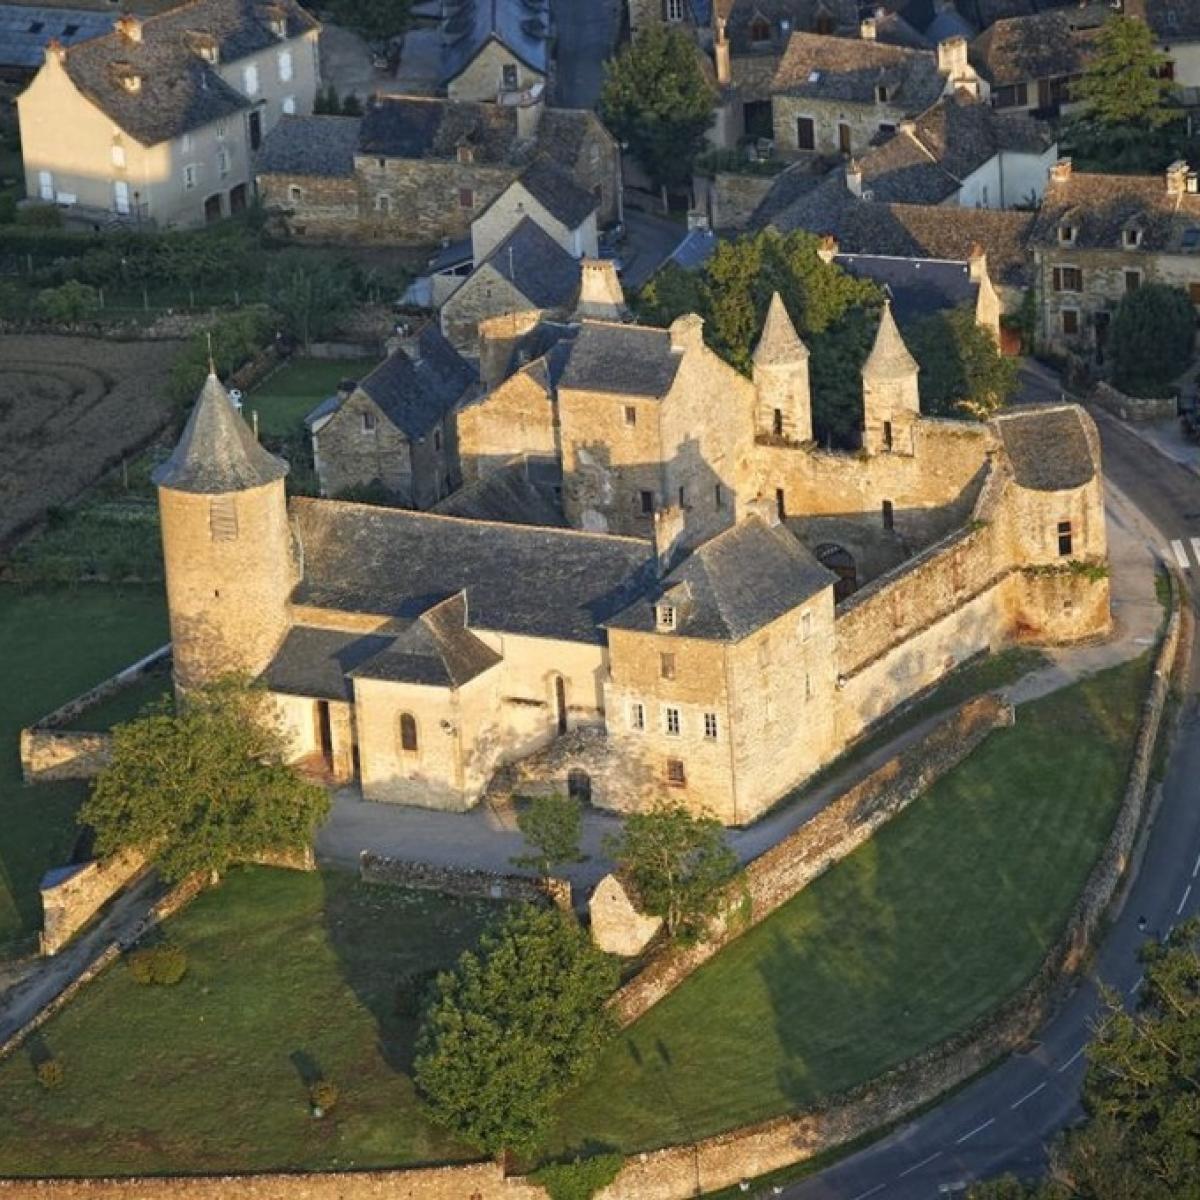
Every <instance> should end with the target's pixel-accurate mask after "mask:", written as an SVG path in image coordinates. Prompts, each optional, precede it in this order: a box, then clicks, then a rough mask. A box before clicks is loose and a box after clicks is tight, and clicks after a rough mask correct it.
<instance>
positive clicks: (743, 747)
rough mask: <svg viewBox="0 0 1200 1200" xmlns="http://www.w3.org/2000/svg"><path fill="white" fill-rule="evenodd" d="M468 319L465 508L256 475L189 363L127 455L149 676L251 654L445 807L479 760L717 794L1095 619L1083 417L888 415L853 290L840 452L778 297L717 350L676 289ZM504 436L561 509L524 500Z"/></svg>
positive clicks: (784, 782) (778, 776)
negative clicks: (302, 493)
mask: <svg viewBox="0 0 1200 1200" xmlns="http://www.w3.org/2000/svg"><path fill="white" fill-rule="evenodd" d="M505 326H507V328H506V327H505ZM487 332H488V335H489V336H487V337H485V342H484V346H483V354H482V355H481V364H483V368H484V370H483V374H484V379H485V381H486V382H487V384H488V387H489V391H488V392H487V394H486V395H485V396H483V397H482V398H481V399H479V400H477V401H475V402H473V403H471V404H469V405H467V406H466V407H463V408H462V409H461V413H460V415H461V416H463V417H467V415H468V414H473V416H472V417H471V419H469V420H463V421H461V422H460V423H459V430H458V437H459V448H460V453H461V454H462V456H463V461H464V463H466V462H467V461H468V460H469V461H470V462H471V463H472V471H471V476H470V482H469V484H468V487H467V488H465V489H464V498H463V499H462V500H461V501H458V502H457V511H458V512H459V513H464V512H465V513H468V514H472V515H456V516H451V515H443V514H440V513H439V514H430V513H417V512H411V511H404V510H399V509H388V508H380V507H372V506H365V505H359V504H353V503H347V502H341V501H333V500H314V499H306V498H299V497H297V498H293V499H292V500H291V501H290V502H289V501H288V500H287V498H286V497H285V494H284V487H283V477H284V474H285V471H286V467H285V466H284V464H283V463H281V462H279V461H277V460H275V459H273V458H272V457H271V456H270V455H268V454H267V453H266V452H265V451H264V450H263V449H262V448H261V447H260V446H258V445H257V443H256V442H255V441H254V439H253V437H252V436H251V434H250V432H249V430H248V429H247V428H246V426H245V425H244V423H243V422H242V421H241V419H240V417H238V416H237V414H236V413H235V412H234V410H233V408H232V406H231V404H230V402H229V400H228V398H227V396H226V395H225V393H224V391H223V389H222V388H221V387H220V385H219V384H218V383H217V381H216V380H215V379H214V378H210V379H209V380H208V382H207V383H206V384H205V386H204V389H203V390H202V392H201V395H200V398H199V400H198V402H197V405H196V407H195V410H194V411H193V413H192V416H191V417H190V419H189V421H188V424H187V427H186V429H185V431H184V434H183V437H182V439H181V441H180V444H179V446H178V447H177V449H176V451H175V453H174V455H173V456H172V457H171V459H170V460H169V461H168V462H167V463H166V464H164V466H163V467H162V468H160V470H159V472H158V473H157V475H156V479H157V482H158V485H159V489H160V504H161V507H162V514H163V535H164V541H165V554H166V564H167V588H168V600H169V605H170V610H171V627H172V638H173V641H174V644H175V654H176V666H177V671H178V675H179V682H180V683H181V685H183V686H185V687H186V686H193V685H195V684H197V683H200V682H202V681H203V680H204V679H206V678H213V677H214V676H216V675H218V674H220V673H221V672H223V671H228V670H231V669H239V670H243V671H247V672H250V673H252V674H255V675H259V676H261V677H262V678H263V680H264V681H265V683H266V685H267V687H268V688H269V689H270V691H271V692H272V694H273V695H274V697H275V699H276V702H277V704H278V708H279V712H280V715H281V717H282V719H283V721H284V722H285V726H286V728H287V729H288V731H289V735H290V738H291V748H292V753H293V754H294V755H295V756H296V757H297V758H311V759H315V760H318V761H320V762H323V763H324V766H325V768H326V769H327V770H328V771H329V772H330V773H331V774H332V775H333V777H334V778H337V779H350V778H357V779H358V780H359V782H360V783H361V786H362V789H363V793H364V795H365V797H366V798H367V799H371V800H385V801H389V802H394V803H402V804H418V805H429V806H435V807H439V808H447V809H462V808H465V807H468V806H470V805H471V804H473V803H475V802H476V801H477V800H478V799H479V797H480V796H481V794H482V793H483V792H484V790H485V789H486V788H487V787H488V786H489V782H490V781H491V780H493V778H494V777H495V776H496V774H497V772H498V771H503V772H505V773H506V774H509V775H512V774H514V773H515V775H516V777H517V778H519V780H520V781H521V784H520V785H521V786H522V787H535V788H536V787H539V786H546V787H554V788H563V787H566V788H569V789H571V790H572V791H574V792H575V794H577V795H586V796H590V798H591V799H592V801H593V802H594V803H596V804H599V805H602V806H606V807H609V808H613V809H617V810H621V811H629V810H633V809H638V808H641V807H643V806H645V805H647V804H650V803H653V802H654V801H655V800H657V799H659V798H661V797H663V796H674V797H677V798H679V799H680V800H682V801H683V802H684V803H685V804H687V805H688V806H689V807H691V808H692V809H694V810H697V811H700V810H707V811H711V812H713V813H714V814H715V815H716V816H717V817H718V818H719V819H720V820H722V821H724V822H725V823H727V824H745V823H747V822H749V821H752V820H754V819H755V818H756V817H757V816H758V815H760V814H761V813H762V812H763V811H765V810H766V809H767V808H768V807H769V806H770V805H771V804H773V803H774V802H775V801H776V800H778V799H779V798H780V797H781V796H782V795H784V794H786V792H787V791H788V790H789V789H790V788H792V787H794V786H796V785H797V784H799V783H800V782H802V781H803V780H804V779H805V778H807V777H808V776H810V775H811V774H812V773H813V772H814V771H816V770H818V769H819V768H820V767H821V766H822V765H823V764H825V763H827V762H828V761H830V759H831V758H833V757H834V756H836V755H837V754H838V753H839V752H840V751H841V750H842V749H843V748H845V746H846V745H847V744H848V743H849V742H850V741H851V740H853V739H854V738H855V737H857V736H858V735H859V734H860V733H861V732H862V731H863V730H864V729H865V728H866V727H867V726H869V725H870V724H871V723H872V722H874V721H876V720H878V719H879V718H880V717H882V716H885V715H886V714H887V713H888V712H889V711H890V710H891V709H892V708H893V707H894V706H895V705H896V704H898V703H901V702H902V701H904V700H905V699H906V698H908V697H910V696H912V695H914V694H916V693H917V692H919V691H920V690H921V689H923V688H925V687H927V686H929V685H930V684H932V683H934V682H936V681H937V680H938V679H939V678H940V677H941V676H942V675H943V674H944V673H945V672H946V671H948V670H950V669H952V668H953V667H954V666H955V665H956V664H958V663H961V662H963V661H965V660H966V659H968V658H970V657H971V656H972V655H974V654H977V653H979V652H981V651H984V650H986V649H988V648H989V647H993V646H998V645H1002V644H1005V643H1006V642H1008V641H1011V640H1034V641H1042V642H1062V641H1070V640H1072V639H1076V638H1082V637H1094V636H1097V635H1100V634H1103V633H1104V632H1105V631H1106V630H1107V629H1108V627H1109V610H1108V586H1107V579H1106V577H1105V576H1104V572H1103V571H1102V570H1087V571H1085V570H1080V569H1078V566H1077V564H1079V563H1086V564H1090V565H1093V566H1096V567H1099V566H1101V565H1102V564H1103V563H1104V561H1105V555H1106V545H1105V529H1104V514H1103V504H1102V488H1101V478H1100V459H1099V443H1098V439H1097V436H1096V432H1095V429H1094V427H1093V426H1092V424H1091V421H1090V420H1089V419H1088V417H1087V416H1086V415H1085V414H1084V413H1083V412H1082V411H1081V410H1080V409H1078V408H1076V407H1074V406H1070V405H1058V406H1052V407H1048V408H1022V409H1020V410H1017V411H1016V412H1013V413H1011V414H1006V415H1002V416H1000V417H998V418H997V419H996V420H994V421H992V422H990V423H987V424H977V423H970V422H958V421H944V420H930V419H926V418H923V417H921V416H920V414H919V410H918V406H917V398H916V397H917V387H916V372H917V368H916V364H915V363H914V362H913V361H912V358H911V356H910V355H909V354H908V352H907V350H906V349H905V347H904V344H903V341H902V338H901V337H900V334H899V332H898V331H897V329H896V326H895V324H894V322H893V321H892V318H891V314H890V312H888V311H886V310H885V312H884V313H883V316H882V319H881V323H880V327H879V331H878V333H877V336H876V340H875V345H874V348H873V350H872V353H871V355H870V357H869V359H868V361H867V363H866V365H865V367H864V372H863V449H862V451H861V452H859V453H856V454H843V453H833V452H826V451H822V450H820V449H819V448H818V447H816V446H814V445H813V444H812V441H811V440H810V436H809V435H810V431H811V415H810V399H809V385H808V354H807V351H806V349H805V348H804V346H803V344H802V343H801V341H800V339H799V338H798V337H797V336H796V333H795V328H794V326H793V324H792V322H791V320H790V318H789V315H788V313H787V312H786V310H785V308H784V305H783V303H782V301H781V300H779V299H778V298H776V299H775V300H774V301H773V302H772V304H771V308H770V312H769V315H768V318H767V321H766V324H765V326H764V330H763V333H762V336H761V339H760V342H759V345H758V347H757V349H756V352H755V355H754V366H753V377H752V378H751V379H745V378H742V377H741V376H738V375H736V374H735V373H734V372H733V371H731V369H730V368H728V367H727V366H725V365H724V364H723V363H722V362H721V361H720V360H719V359H717V358H716V357H715V356H713V355H712V354H711V353H710V352H709V351H707V350H706V349H705V348H704V346H703V341H702V328H701V322H700V319H699V318H698V317H694V316H691V317H684V318H681V319H680V320H679V321H677V322H675V324H674V325H673V326H672V327H671V328H670V329H648V328H642V327H638V326H621V325H615V324H611V323H605V322H591V321H583V322H582V323H581V324H579V325H576V326H571V327H564V326H561V325H553V324H549V323H545V322H534V323H531V324H527V325H526V327H525V328H524V330H523V332H518V329H517V324H516V322H514V321H510V320H507V319H506V321H505V322H503V323H502V326H501V327H500V328H498V329H497V330H496V335H497V336H496V341H497V342H498V346H497V347H493V346H491V345H489V344H488V343H489V342H490V340H491V338H490V334H491V333H492V330H491V329H490V328H489V330H488V331H487ZM493 351H495V353H493ZM535 461H540V462H542V463H544V464H545V465H546V466H547V467H551V466H553V465H554V464H555V463H557V465H558V467H559V470H560V472H561V479H562V483H561V487H562V498H563V507H564V512H565V514H566V519H567V520H568V522H569V523H570V524H571V525H574V526H576V528H561V527H558V526H557V524H555V525H548V524H532V523H528V521H529V516H530V513H531V511H532V507H531V506H530V505H529V504H528V498H529V494H530V492H529V488H528V487H525V486H524V485H525V484H532V483H533V480H534V478H535V476H534V474H533V473H531V467H532V464H533V463H534V462H535ZM464 473H465V472H464ZM492 480H498V481H500V482H498V483H497V485H496V486H495V487H493V486H492V483H491V481H492ZM535 490H536V489H535ZM647 496H648V499H647ZM505 497H515V498H516V500H517V504H518V507H519V509H520V512H519V513H518V514H517V521H516V522H513V521H507V520H504V521H497V520H493V519H480V518H479V517H478V516H476V515H473V514H475V513H477V512H479V511H480V510H482V511H485V512H489V513H495V509H494V507H493V506H495V505H497V504H499V506H500V507H501V509H502V508H503V506H504V504H505ZM450 499H451V500H453V499H454V498H453V497H452V498H450ZM447 503H448V501H443V505H445V504H447ZM533 507H535V506H533ZM543 511H544V510H543ZM496 515H499V514H496ZM522 522H524V523H522ZM580 526H582V527H583V528H579V527H580ZM631 532H632V533H634V534H636V536H629V533H631Z"/></svg>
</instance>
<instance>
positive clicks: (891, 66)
mask: <svg viewBox="0 0 1200 1200" xmlns="http://www.w3.org/2000/svg"><path fill="white" fill-rule="evenodd" d="M880 85H883V86H885V87H886V88H887V90H888V101H887V103H888V105H889V106H890V107H892V108H899V109H902V110H903V111H905V112H921V111H923V110H924V109H926V108H928V107H929V106H930V105H931V104H932V103H933V102H934V101H935V100H936V99H937V98H938V96H940V95H941V94H942V89H943V88H944V87H945V79H944V78H943V77H942V75H941V74H939V72H938V69H937V57H936V55H934V54H933V53H932V52H930V51H927V50H911V49H908V48H906V47H903V46H889V45H886V44H885V43H883V42H878V41H876V42H871V41H862V40H861V39H852V38H831V37H823V36H821V35H820V34H814V33H793V34H792V36H791V38H790V39H789V41H788V47H787V50H786V51H785V52H784V55H783V58H782V59H781V60H780V63H779V70H778V71H776V73H775V81H774V84H773V85H772V91H773V92H774V93H776V94H780V93H781V94H783V95H788V96H804V97H811V98H813V99H816V100H833V101H839V100H840V101H844V102H849V103H852V104H869V105H874V104H875V102H876V101H875V95H876V92H875V89H876V87H878V86H880Z"/></svg>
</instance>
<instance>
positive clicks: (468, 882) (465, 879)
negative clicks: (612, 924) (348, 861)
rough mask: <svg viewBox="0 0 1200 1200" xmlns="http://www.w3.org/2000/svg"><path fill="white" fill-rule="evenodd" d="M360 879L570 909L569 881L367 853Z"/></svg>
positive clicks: (361, 858) (360, 864) (361, 862)
mask: <svg viewBox="0 0 1200 1200" xmlns="http://www.w3.org/2000/svg"><path fill="white" fill-rule="evenodd" d="M358 874H359V878H360V879H362V880H363V882H364V883H382V884H389V885H390V886H392V887H405V888H416V889H418V890H419V891H427V892H443V893H445V894H446V895H450V896H466V897H468V898H471V899H477V900H521V901H525V902H526V903H530V904H540V903H542V902H544V901H546V900H549V901H550V902H551V903H552V904H555V905H557V906H558V907H559V908H562V909H568V910H569V909H570V907H571V883H570V881H569V880H567V879H555V878H553V877H551V878H549V879H540V878H535V877H532V876H528V875H500V874H497V873H496V872H493V871H477V870H474V869H472V868H470V867H446V866H440V865H435V864H434V863H423V862H409V861H407V860H406V859H403V858H389V857H387V856H386V855H383V854H375V853H374V852H372V851H370V850H364V851H363V852H362V853H361V854H360V855H359V859H358Z"/></svg>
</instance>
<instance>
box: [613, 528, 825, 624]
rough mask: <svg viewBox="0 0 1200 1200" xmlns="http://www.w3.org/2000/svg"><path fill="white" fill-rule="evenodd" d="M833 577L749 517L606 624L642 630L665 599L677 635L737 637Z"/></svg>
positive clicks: (780, 533) (787, 536) (783, 532)
mask: <svg viewBox="0 0 1200 1200" xmlns="http://www.w3.org/2000/svg"><path fill="white" fill-rule="evenodd" d="M835 579H836V577H835V576H834V575H833V574H832V572H830V571H828V570H826V569H825V568H824V567H823V566H821V564H820V563H819V562H817V560H816V559H815V558H814V557H813V556H812V554H811V553H809V551H808V550H807V549H806V548H805V547H804V546H802V545H801V544H800V542H798V541H797V540H796V538H795V537H794V536H793V535H792V534H791V533H790V532H789V531H788V530H787V529H786V528H785V527H784V526H783V525H773V526H772V525H767V524H766V522H764V521H763V520H761V518H759V517H749V518H747V519H746V520H744V521H741V522H739V523H738V524H737V525H735V526H734V527H733V528H732V529H727V530H726V531H725V532H724V533H719V534H717V536H716V537H714V538H711V539H710V540H709V541H707V542H705V543H704V544H703V545H702V546H700V547H698V548H697V549H696V550H694V551H693V552H692V553H691V555H689V556H688V557H687V558H686V559H684V561H683V562H682V563H680V565H679V566H677V567H676V568H675V569H674V570H673V571H672V572H671V573H670V574H669V575H668V576H667V577H666V579H665V580H663V581H662V583H661V584H660V586H659V587H658V588H656V589H655V590H654V591H653V592H652V593H650V594H649V595H647V596H645V597H642V598H640V599H639V600H638V601H636V602H635V603H634V604H633V605H632V606H631V607H629V608H627V609H625V610H624V611H623V612H621V613H620V614H618V615H617V616H616V617H614V618H613V619H612V620H610V621H609V622H608V624H609V625H610V626H611V627H612V628H614V629H633V630H642V631H646V632H649V631H651V630H653V629H655V628H656V627H657V626H656V619H655V612H654V608H655V604H656V603H657V602H658V601H660V600H666V601H669V602H671V603H672V604H674V605H675V606H676V612H677V615H676V626H675V628H676V631H677V632H678V633H679V634H680V635H681V636H683V637H694V638H706V639H712V640H717V641H739V640H740V639H741V638H744V637H746V636H747V635H748V634H751V633H753V632H754V631H755V630H756V629H761V628H762V627H763V626H764V625H768V624H770V623H771V622H772V621H774V620H776V619H777V618H779V617H781V616H783V614H784V613H786V612H790V611H791V610H792V609H794V608H796V607H797V606H799V605H801V604H803V603H804V602H805V601H806V600H809V599H811V598H812V597H813V596H815V595H817V594H818V593H819V592H822V591H824V590H825V589H826V588H827V587H831V586H832V585H833V583H834V582H835Z"/></svg>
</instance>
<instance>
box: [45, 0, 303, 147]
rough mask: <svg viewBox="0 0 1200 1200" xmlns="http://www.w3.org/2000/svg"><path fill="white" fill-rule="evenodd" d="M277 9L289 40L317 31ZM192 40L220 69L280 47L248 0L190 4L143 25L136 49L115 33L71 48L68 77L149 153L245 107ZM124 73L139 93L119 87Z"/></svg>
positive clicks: (292, 7) (287, 5)
mask: <svg viewBox="0 0 1200 1200" xmlns="http://www.w3.org/2000/svg"><path fill="white" fill-rule="evenodd" d="M275 7H277V8H278V9H279V10H280V11H281V12H282V13H283V15H284V19H285V20H286V23H287V25H286V28H287V36H288V37H289V38H294V37H299V36H300V35H301V34H303V33H305V32H307V31H309V30H312V29H316V28H318V25H317V22H316V20H315V19H314V18H313V17H311V16H310V15H309V14H308V13H306V12H305V11H304V9H302V8H301V7H300V6H299V5H298V4H296V3H295V2H294V0H276V3H275ZM196 35H205V36H207V37H209V38H211V39H213V40H214V41H215V43H216V45H217V47H218V51H219V56H220V62H221V63H229V62H234V61H236V60H237V59H240V58H245V57H246V56H247V55H249V54H255V53H257V52H258V51H260V50H263V49H266V48H267V47H269V46H274V45H279V44H280V39H279V38H278V37H277V36H276V34H275V33H274V32H273V30H272V29H271V27H270V24H269V22H268V20H267V17H266V15H265V13H264V8H263V6H261V5H259V4H256V3H255V2H254V0H191V3H187V4H182V5H179V6H178V7H176V8H172V9H168V10H167V11H165V12H163V13H160V14H159V15H157V16H151V17H146V18H145V19H144V20H141V41H140V42H135V41H133V40H132V39H130V38H128V37H126V36H125V35H123V34H122V33H120V32H118V31H115V30H114V31H113V32H112V33H108V34H105V35H104V36H102V37H96V38H91V39H89V40H88V41H84V42H80V43H79V44H78V45H75V46H71V47H69V48H68V49H67V51H66V57H65V66H66V71H67V74H68V76H69V77H70V79H71V81H72V83H74V84H75V86H76V87H77V88H78V89H79V91H80V92H81V93H82V94H83V95H85V96H86V97H87V98H88V99H89V100H91V101H92V103H94V104H95V105H96V106H97V107H98V108H99V109H100V111H101V112H103V113H104V114H105V115H106V116H107V117H109V118H110V119H111V120H112V121H113V122H115V123H116V124H117V125H118V126H119V127H120V128H121V129H122V130H124V131H125V132H126V133H127V134H129V135H130V136H131V137H133V138H135V139H136V140H137V141H139V142H140V143H141V144H142V145H144V146H153V145H156V144H157V143H159V142H163V141H167V140H169V139H171V138H174V137H178V136H179V135H180V134H183V133H186V132H187V131H188V130H191V129H198V128H199V127H200V126H202V125H207V124H209V123H210V122H212V121H216V120H219V119H220V118H222V117H227V116H230V115H232V114H233V113H235V112H239V111H241V110H242V109H244V108H249V107H250V101H249V100H248V99H247V98H246V97H245V96H243V95H242V93H241V92H239V91H238V90H237V89H236V88H234V87H232V86H231V85H230V84H228V83H226V82H225V80H224V79H222V78H221V75H220V74H219V72H218V70H217V69H216V68H215V67H213V66H210V65H209V64H208V63H207V62H205V61H204V59H202V58H201V57H200V56H199V54H198V52H197V51H196V50H195V49H194V41H195V38H196ZM127 74H136V75H138V76H140V78H141V86H140V88H139V89H138V91H136V92H130V91H128V90H126V88H125V87H124V86H123V85H122V83H121V82H120V79H121V77H122V75H127Z"/></svg>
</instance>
